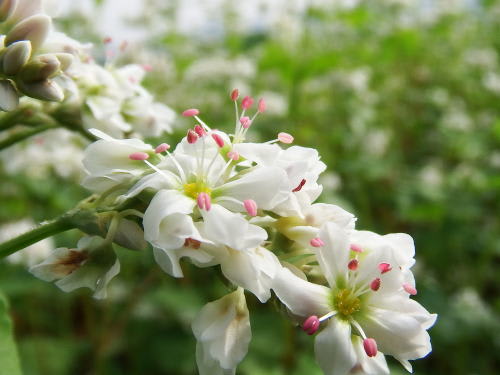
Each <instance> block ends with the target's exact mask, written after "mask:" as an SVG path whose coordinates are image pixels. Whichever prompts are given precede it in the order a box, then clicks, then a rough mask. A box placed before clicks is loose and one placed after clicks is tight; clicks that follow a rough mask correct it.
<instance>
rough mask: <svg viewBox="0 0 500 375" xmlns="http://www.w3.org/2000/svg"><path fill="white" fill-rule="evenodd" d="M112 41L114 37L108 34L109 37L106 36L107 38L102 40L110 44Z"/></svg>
mask: <svg viewBox="0 0 500 375" xmlns="http://www.w3.org/2000/svg"><path fill="white" fill-rule="evenodd" d="M112 41H113V38H111V37H110V36H107V37H105V38H104V39H103V40H102V42H103V43H104V44H109V43H111V42H112Z"/></svg>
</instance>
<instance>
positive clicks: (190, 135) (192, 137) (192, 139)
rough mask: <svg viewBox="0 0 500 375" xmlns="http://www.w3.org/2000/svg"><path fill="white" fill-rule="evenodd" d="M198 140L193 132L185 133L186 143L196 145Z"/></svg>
mask: <svg viewBox="0 0 500 375" xmlns="http://www.w3.org/2000/svg"><path fill="white" fill-rule="evenodd" d="M197 140H198V134H196V133H195V132H194V130H191V129H189V130H188V132H187V141H188V143H189V144H193V143H196V141H197Z"/></svg>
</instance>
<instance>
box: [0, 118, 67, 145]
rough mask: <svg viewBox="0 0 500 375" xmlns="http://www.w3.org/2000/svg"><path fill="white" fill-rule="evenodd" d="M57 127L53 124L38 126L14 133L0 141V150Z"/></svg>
mask: <svg viewBox="0 0 500 375" xmlns="http://www.w3.org/2000/svg"><path fill="white" fill-rule="evenodd" d="M57 127H58V126H57V125H55V124H53V123H49V124H45V125H40V126H37V127H34V128H29V129H26V130H22V131H19V132H16V133H14V134H12V135H11V136H10V137H7V138H6V139H4V140H2V141H0V150H3V149H6V148H8V147H10V146H12V145H13V144H16V143H17V142H21V141H23V140H25V139H27V138H29V137H32V136H34V135H36V134H39V133H42V132H44V131H46V130H49V129H54V128H57Z"/></svg>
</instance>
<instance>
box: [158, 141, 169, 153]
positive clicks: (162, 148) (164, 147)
mask: <svg viewBox="0 0 500 375" xmlns="http://www.w3.org/2000/svg"><path fill="white" fill-rule="evenodd" d="M169 149H170V145H169V144H167V143H162V144H161V145H158V146H156V148H155V152H156V153H157V154H161V153H162V152H165V151H167V150H169Z"/></svg>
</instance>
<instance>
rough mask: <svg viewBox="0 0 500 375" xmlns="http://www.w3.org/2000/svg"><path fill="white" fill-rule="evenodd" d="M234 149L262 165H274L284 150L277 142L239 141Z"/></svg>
mask: <svg viewBox="0 0 500 375" xmlns="http://www.w3.org/2000/svg"><path fill="white" fill-rule="evenodd" d="M234 149H235V150H236V151H237V152H238V153H239V154H240V155H241V156H243V157H244V158H245V159H248V160H251V161H253V162H255V163H257V164H261V165H268V166H270V165H273V164H274V163H275V162H276V160H277V159H278V157H279V156H280V155H281V153H282V152H283V149H282V148H281V147H279V146H278V145H276V144H265V143H238V144H235V145H234Z"/></svg>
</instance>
